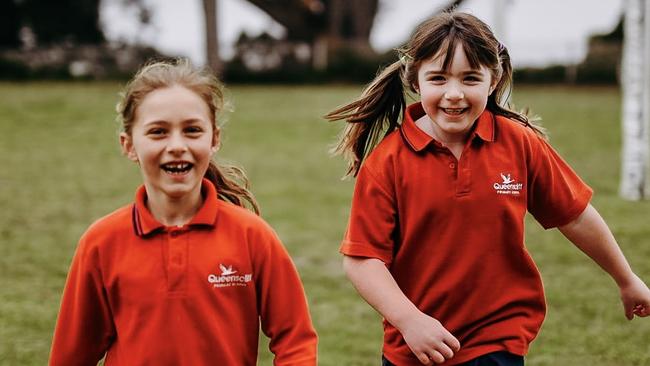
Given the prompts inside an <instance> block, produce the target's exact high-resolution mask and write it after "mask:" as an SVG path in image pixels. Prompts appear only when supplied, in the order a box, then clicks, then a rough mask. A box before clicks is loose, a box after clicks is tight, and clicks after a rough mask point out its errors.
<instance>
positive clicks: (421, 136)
mask: <svg viewBox="0 0 650 366" xmlns="http://www.w3.org/2000/svg"><path fill="white" fill-rule="evenodd" d="M424 114H425V112H424V108H423V107H422V103H420V102H417V103H413V104H411V105H409V106H408V107H406V112H405V113H404V121H403V122H402V127H401V128H400V131H401V133H402V136H403V138H404V141H406V143H407V144H408V145H409V146H410V147H411V148H412V149H413V150H415V151H422V150H424V148H426V147H427V146H429V144H431V143H434V144H437V145H440V143H439V142H438V141H436V139H434V138H433V137H431V136H429V135H428V134H427V133H425V132H424V131H422V130H421V129H420V128H419V127H418V126H417V125H416V124H415V121H417V120H418V119H419V118H420V117H422V116H424ZM494 123H495V121H494V115H493V114H492V113H491V112H490V111H488V110H487V109H486V110H485V111H483V113H482V114H481V115H480V116H479V117H478V120H477V121H476V123H475V125H474V126H475V128H474V130H473V131H472V136H471V138H472V139H473V138H474V137H478V138H480V139H481V140H484V141H490V142H491V141H494Z"/></svg>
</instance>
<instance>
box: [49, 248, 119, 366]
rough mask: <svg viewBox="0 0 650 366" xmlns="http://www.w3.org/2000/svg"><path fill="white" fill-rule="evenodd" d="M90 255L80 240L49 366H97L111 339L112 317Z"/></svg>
mask: <svg viewBox="0 0 650 366" xmlns="http://www.w3.org/2000/svg"><path fill="white" fill-rule="evenodd" d="M94 254H96V253H93V252H92V251H90V250H88V246H87V245H85V243H84V240H83V239H82V241H81V242H80V244H79V247H78V248H77V252H76V253H75V256H74V258H73V260H72V265H71V266H70V271H69V273H68V279H67V281H66V284H65V289H64V291H63V298H62V300H61V309H60V311H59V316H58V318H57V322H56V328H55V330H54V339H53V340H52V349H51V351H50V361H49V365H50V366H58V365H66V366H68V365H79V366H87V365H97V362H99V360H100V359H101V358H102V357H103V356H104V353H105V352H106V350H107V349H108V347H109V346H110V343H111V342H112V339H113V337H114V333H115V332H114V326H113V321H112V316H111V312H110V308H109V306H108V301H107V299H106V293H105V291H104V287H103V283H102V280H101V275H100V273H99V270H98V267H97V264H96V256H95V255H94Z"/></svg>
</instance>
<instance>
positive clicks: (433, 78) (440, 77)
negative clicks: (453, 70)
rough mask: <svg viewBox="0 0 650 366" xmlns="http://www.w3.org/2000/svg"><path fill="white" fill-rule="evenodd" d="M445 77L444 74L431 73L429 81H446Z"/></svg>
mask: <svg viewBox="0 0 650 366" xmlns="http://www.w3.org/2000/svg"><path fill="white" fill-rule="evenodd" d="M445 80H446V79H445V77H444V76H443V75H431V76H430V77H429V81H432V82H434V83H444V82H445Z"/></svg>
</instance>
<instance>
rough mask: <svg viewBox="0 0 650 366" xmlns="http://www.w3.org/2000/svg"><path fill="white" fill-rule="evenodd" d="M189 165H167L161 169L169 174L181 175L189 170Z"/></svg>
mask: <svg viewBox="0 0 650 366" xmlns="http://www.w3.org/2000/svg"><path fill="white" fill-rule="evenodd" d="M191 166H192V164H190V163H169V164H164V165H163V166H162V168H163V169H164V170H165V171H167V172H170V173H183V172H185V171H187V170H189V169H190V168H191Z"/></svg>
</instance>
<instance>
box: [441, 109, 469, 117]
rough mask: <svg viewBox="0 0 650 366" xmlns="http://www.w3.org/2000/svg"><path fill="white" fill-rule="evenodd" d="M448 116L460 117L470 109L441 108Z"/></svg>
mask: <svg viewBox="0 0 650 366" xmlns="http://www.w3.org/2000/svg"><path fill="white" fill-rule="evenodd" d="M441 109H442V110H443V111H444V112H445V113H446V114H448V115H451V116H458V115H461V114H463V113H465V111H467V110H468V109H469V108H441Z"/></svg>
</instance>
